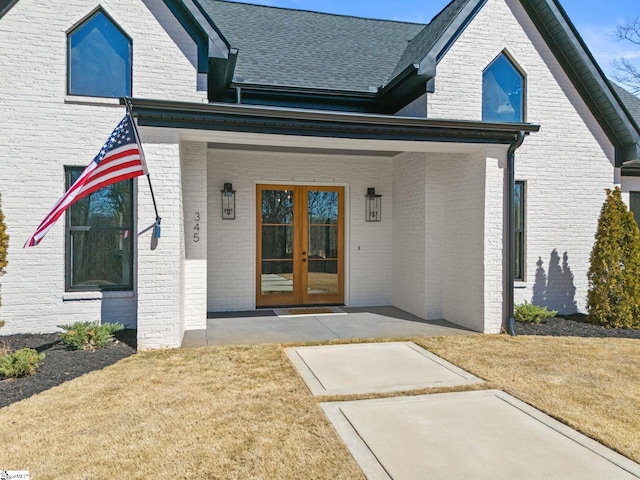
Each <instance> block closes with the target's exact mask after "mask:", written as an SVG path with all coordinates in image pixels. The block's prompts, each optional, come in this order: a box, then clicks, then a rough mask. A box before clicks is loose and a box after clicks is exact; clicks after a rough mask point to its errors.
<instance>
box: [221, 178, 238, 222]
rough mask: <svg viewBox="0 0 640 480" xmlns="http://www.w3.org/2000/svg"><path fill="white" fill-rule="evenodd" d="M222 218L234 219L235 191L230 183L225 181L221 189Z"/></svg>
mask: <svg viewBox="0 0 640 480" xmlns="http://www.w3.org/2000/svg"><path fill="white" fill-rule="evenodd" d="M222 219H223V220H235V219H236V191H235V190H234V189H233V185H231V184H230V183H225V184H224V190H222Z"/></svg>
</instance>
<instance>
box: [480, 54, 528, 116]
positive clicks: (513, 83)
mask: <svg viewBox="0 0 640 480" xmlns="http://www.w3.org/2000/svg"><path fill="white" fill-rule="evenodd" d="M482 120H483V121H485V122H523V121H524V75H522V74H521V73H520V71H519V70H518V69H517V68H516V67H515V65H514V64H513V63H512V62H511V60H509V57H507V56H506V55H505V54H504V53H501V54H500V55H498V57H496V59H495V60H494V61H493V62H491V64H490V65H489V66H488V67H487V68H486V69H485V71H484V72H483V73H482Z"/></svg>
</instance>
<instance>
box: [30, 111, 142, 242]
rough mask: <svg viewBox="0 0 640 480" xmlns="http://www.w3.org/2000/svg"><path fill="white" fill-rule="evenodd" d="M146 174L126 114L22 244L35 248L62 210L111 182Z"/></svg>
mask: <svg viewBox="0 0 640 480" xmlns="http://www.w3.org/2000/svg"><path fill="white" fill-rule="evenodd" d="M146 174H147V165H146V163H145V161H144V155H143V153H142V148H141V147H140V142H139V140H138V137H137V135H136V130H135V127H134V125H133V119H132V118H131V115H129V113H127V114H126V115H125V116H124V118H123V119H122V121H121V122H120V123H119V124H118V126H117V127H116V128H115V130H114V131H113V133H111V136H110V137H109V139H108V140H107V142H106V143H105V144H104V145H103V147H102V149H101V150H100V153H98V155H96V157H95V158H94V159H93V161H92V162H91V163H90V164H89V165H88V166H87V168H85V169H84V171H83V172H82V174H81V175H80V177H79V178H78V180H76V181H75V183H74V184H73V185H71V188H69V190H67V192H66V193H65V194H64V195H63V196H62V198H61V199H60V200H58V203H56V204H55V205H54V206H53V208H52V209H51V211H50V212H49V214H48V215H47V216H46V217H45V219H44V220H43V221H42V223H41V224H40V225H39V226H38V229H37V230H36V232H35V233H34V234H33V235H31V237H30V238H29V240H27V242H26V243H25V244H24V246H25V247H33V246H35V245H38V244H39V243H40V241H41V240H42V238H43V237H44V236H45V235H46V233H47V232H48V231H49V229H50V228H51V227H52V226H53V224H54V223H55V222H56V221H57V220H58V218H60V216H61V215H62V214H63V213H64V211H65V210H66V209H67V208H68V207H69V206H70V205H72V204H73V203H75V202H77V201H78V200H80V199H81V198H84V197H86V196H87V195H89V194H91V193H93V192H95V191H96V190H99V189H101V188H102V187H106V186H107V185H111V184H113V183H117V182H121V181H123V180H128V179H130V178H134V177H137V176H139V175H146Z"/></svg>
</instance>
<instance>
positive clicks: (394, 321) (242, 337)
mask: <svg viewBox="0 0 640 480" xmlns="http://www.w3.org/2000/svg"><path fill="white" fill-rule="evenodd" d="M340 309H341V310H343V311H344V313H341V314H323V315H305V316H286V317H279V316H278V315H277V314H275V313H274V311H273V310H270V309H265V310H255V311H250V312H229V313H221V314H214V315H210V316H211V317H213V318H208V319H207V328H206V329H200V330H187V331H186V332H185V334H184V338H183V340H182V347H183V348H187V347H204V346H209V345H236V344H259V343H303V342H323V341H329V340H355V339H369V340H371V339H382V338H385V339H389V338H401V337H413V336H439V335H473V334H474V333H476V332H473V331H471V330H467V329H465V328H463V327H460V326H458V325H455V324H453V323H451V322H447V321H446V320H423V319H421V318H418V317H416V316H415V315H412V314H410V313H407V312H405V311H403V310H400V309H399V308H396V307H391V306H384V307H340Z"/></svg>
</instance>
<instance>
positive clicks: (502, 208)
mask: <svg viewBox="0 0 640 480" xmlns="http://www.w3.org/2000/svg"><path fill="white" fill-rule="evenodd" d="M506 165H507V146H498V145H496V146H490V147H487V159H486V174H485V209H484V212H485V213H484V333H500V331H501V329H502V325H503V322H504V319H505V301H506V297H505V293H506V292H505V290H504V286H505V274H506V263H507V254H508V250H507V249H506V248H508V245H507V243H505V242H506V239H505V237H506V227H507V224H508V222H507V217H506V215H507V209H506V204H505V192H506V185H505V182H506V176H505V173H506Z"/></svg>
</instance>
